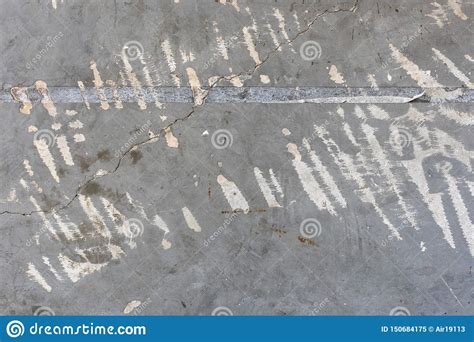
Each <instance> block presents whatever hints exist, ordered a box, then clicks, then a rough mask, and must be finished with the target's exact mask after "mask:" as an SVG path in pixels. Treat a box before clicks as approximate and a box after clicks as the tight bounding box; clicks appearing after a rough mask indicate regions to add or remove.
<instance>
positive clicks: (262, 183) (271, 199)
mask: <svg viewBox="0 0 474 342" xmlns="http://www.w3.org/2000/svg"><path fill="white" fill-rule="evenodd" d="M253 171H254V174H255V178H256V179H257V183H258V186H259V187H260V190H261V191H262V193H263V197H265V200H266V201H267V204H268V206H269V207H270V208H281V205H280V203H278V201H277V199H276V198H275V196H274V195H273V191H272V189H271V188H270V186H269V184H268V182H267V180H266V179H265V178H264V177H263V173H262V171H261V170H260V169H259V168H258V167H255V168H254V169H253Z"/></svg>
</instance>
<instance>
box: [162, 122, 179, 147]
mask: <svg viewBox="0 0 474 342" xmlns="http://www.w3.org/2000/svg"><path fill="white" fill-rule="evenodd" d="M165 139H166V144H167V145H168V147H173V148H178V147H179V142H178V139H176V137H175V136H174V135H173V131H172V130H171V127H168V128H166V129H165Z"/></svg>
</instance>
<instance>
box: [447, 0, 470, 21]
mask: <svg viewBox="0 0 474 342" xmlns="http://www.w3.org/2000/svg"><path fill="white" fill-rule="evenodd" d="M461 3H462V2H461ZM461 3H460V2H459V1H458V0H448V6H449V7H450V8H451V10H452V11H453V12H454V14H455V15H456V16H457V17H459V18H461V19H462V20H467V19H468V18H469V17H468V16H467V15H466V14H464V12H463V11H462V8H461Z"/></svg>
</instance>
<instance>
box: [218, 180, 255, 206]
mask: <svg viewBox="0 0 474 342" xmlns="http://www.w3.org/2000/svg"><path fill="white" fill-rule="evenodd" d="M217 183H219V185H220V186H221V189H222V192H223V193H224V196H225V198H226V199H227V202H229V205H230V207H231V208H232V210H234V211H236V210H242V211H243V212H244V213H248V211H249V209H250V207H249V204H248V203H247V200H246V199H245V197H244V195H242V193H241V192H240V190H239V188H238V187H237V185H235V183H234V182H232V181H230V180H228V179H227V178H225V177H224V176H223V175H219V176H217Z"/></svg>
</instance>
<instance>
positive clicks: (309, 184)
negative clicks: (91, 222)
mask: <svg viewBox="0 0 474 342" xmlns="http://www.w3.org/2000/svg"><path fill="white" fill-rule="evenodd" d="M286 146H287V148H288V152H289V153H290V154H291V155H292V156H293V160H292V164H293V167H294V169H295V171H296V173H297V174H298V178H299V180H300V182H301V185H302V186H303V189H304V191H305V192H306V194H307V195H308V197H309V199H310V200H311V201H312V202H313V203H314V204H315V205H316V207H318V209H319V210H327V211H328V212H329V213H330V214H331V215H336V211H335V210H334V207H333V206H332V204H331V203H330V201H329V199H328V198H327V197H326V194H325V193H324V191H323V190H322V189H321V187H320V185H319V183H318V182H317V180H316V179H315V178H314V176H313V174H312V173H311V168H310V167H309V166H308V165H306V163H304V162H303V160H302V157H301V154H300V152H299V151H298V147H297V146H296V145H295V144H293V143H289V144H288V145H286Z"/></svg>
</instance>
